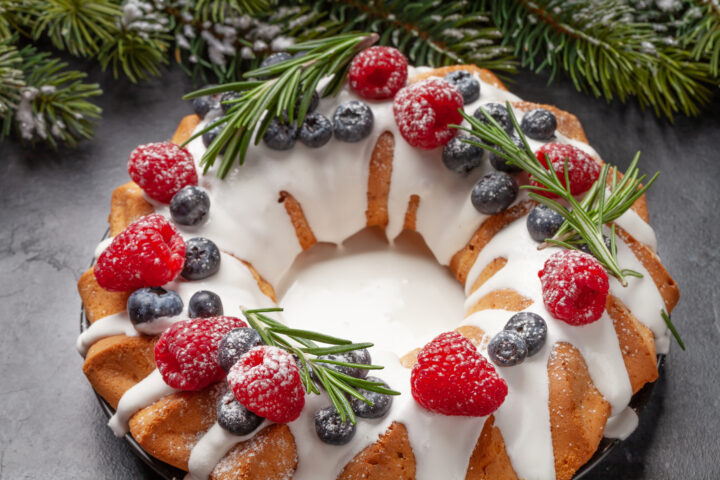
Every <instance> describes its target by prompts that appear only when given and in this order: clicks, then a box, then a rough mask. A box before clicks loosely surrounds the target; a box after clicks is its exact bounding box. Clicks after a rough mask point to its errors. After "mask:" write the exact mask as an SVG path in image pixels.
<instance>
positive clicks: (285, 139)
mask: <svg viewBox="0 0 720 480" xmlns="http://www.w3.org/2000/svg"><path fill="white" fill-rule="evenodd" d="M297 137H298V129H297V126H296V125H295V124H291V123H288V122H286V121H281V120H280V119H279V118H277V117H276V118H273V119H272V121H271V122H270V125H269V126H268V129H267V131H265V135H263V141H264V142H265V145H267V146H268V147H270V148H272V149H273V150H290V149H291V148H293V147H294V146H295V141H296V140H297Z"/></svg>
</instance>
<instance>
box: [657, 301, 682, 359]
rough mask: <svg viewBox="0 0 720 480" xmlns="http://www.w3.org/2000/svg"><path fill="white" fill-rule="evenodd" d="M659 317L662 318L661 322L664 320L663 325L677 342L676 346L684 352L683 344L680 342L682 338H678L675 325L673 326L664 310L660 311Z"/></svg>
mask: <svg viewBox="0 0 720 480" xmlns="http://www.w3.org/2000/svg"><path fill="white" fill-rule="evenodd" d="M660 315H661V316H662V318H663V320H665V325H667V327H668V328H669V329H670V332H672V334H673V337H675V340H677V342H678V345H680V348H682V349H683V351H684V350H685V342H683V341H682V338H680V334H679V333H678V331H677V329H676V328H675V325H673V323H672V321H671V320H670V315H668V313H667V312H666V311H665V310H660Z"/></svg>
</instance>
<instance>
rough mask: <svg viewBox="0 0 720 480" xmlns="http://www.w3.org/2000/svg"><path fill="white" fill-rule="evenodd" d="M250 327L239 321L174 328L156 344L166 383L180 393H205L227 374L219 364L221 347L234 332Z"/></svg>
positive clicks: (200, 320) (196, 321) (201, 322)
mask: <svg viewBox="0 0 720 480" xmlns="http://www.w3.org/2000/svg"><path fill="white" fill-rule="evenodd" d="M239 327H247V323H245V321H243V320H241V319H239V318H235V317H209V318H196V319H192V320H183V321H181V322H176V323H174V324H172V326H170V328H168V329H167V330H165V332H164V333H163V334H162V336H161V337H160V340H158V342H157V343H156V344H155V363H156V364H157V368H158V370H160V374H161V375H162V377H163V380H165V383H167V384H168V385H170V386H171V387H173V388H177V389H180V390H202V389H203V388H205V387H207V386H208V385H211V384H213V383H215V382H217V381H220V380H222V379H223V377H224V376H225V372H224V371H223V369H222V368H220V365H219V364H218V362H217V356H218V344H219V343H220V340H222V338H223V337H224V336H225V334H226V333H227V332H229V331H230V330H232V329H233V328H239Z"/></svg>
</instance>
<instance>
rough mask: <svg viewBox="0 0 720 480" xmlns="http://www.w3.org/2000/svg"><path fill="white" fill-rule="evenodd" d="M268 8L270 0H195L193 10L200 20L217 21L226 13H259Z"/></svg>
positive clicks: (264, 11) (224, 16)
mask: <svg viewBox="0 0 720 480" xmlns="http://www.w3.org/2000/svg"><path fill="white" fill-rule="evenodd" d="M269 9H270V0H197V3H196V4H195V7H194V10H195V12H196V13H197V16H198V17H199V18H201V19H202V20H213V21H215V22H219V21H222V20H225V18H226V17H227V16H228V15H242V14H245V13H246V14H255V15H257V14H260V13H266V12H267V11H268V10H269Z"/></svg>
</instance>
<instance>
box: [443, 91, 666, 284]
mask: <svg viewBox="0 0 720 480" xmlns="http://www.w3.org/2000/svg"><path fill="white" fill-rule="evenodd" d="M506 106H507V109H508V112H509V113H510V119H511V121H512V123H513V126H514V128H515V131H516V132H517V134H518V136H519V137H520V139H521V140H522V143H523V148H520V147H518V146H517V145H515V143H514V142H513V140H512V138H511V137H510V135H509V134H508V133H507V132H506V131H505V130H504V129H503V128H502V127H501V126H500V124H499V123H498V122H497V121H496V120H495V119H494V118H492V117H491V116H490V114H489V113H488V112H487V111H486V110H485V109H484V108H482V107H480V108H481V109H482V112H483V115H484V116H485V118H486V120H487V122H482V121H480V120H478V119H477V118H475V117H474V116H472V115H468V114H467V113H465V112H464V111H463V110H462V109H461V110H460V113H461V114H462V116H463V118H465V120H466V121H467V122H468V123H469V124H470V127H469V128H468V127H463V126H460V125H452V127H454V128H458V129H460V130H464V131H466V132H468V133H469V134H471V135H474V136H476V137H478V138H479V139H481V140H482V142H477V141H474V140H471V139H465V140H464V141H465V142H467V143H471V144H473V145H477V146H479V147H482V148H485V149H487V150H489V151H491V152H493V153H494V154H496V155H499V156H500V157H502V158H504V159H505V160H507V162H508V163H509V164H511V165H515V166H517V167H519V168H521V169H522V170H524V171H525V172H527V173H528V174H530V175H531V176H532V177H533V178H534V179H536V180H537V181H538V182H539V183H540V184H542V187H538V186H535V185H523V186H521V187H520V188H523V189H529V190H534V191H533V192H530V193H529V194H528V196H529V197H530V198H531V199H533V200H535V201H537V202H540V203H542V204H543V205H545V206H547V207H549V208H551V209H553V210H555V211H556V212H558V213H559V214H561V215H562V216H563V218H565V222H564V223H563V224H562V226H561V227H560V229H559V230H558V232H557V233H556V234H555V236H554V237H553V238H551V239H547V240H546V242H548V243H552V244H556V245H560V246H563V247H566V248H571V249H578V246H579V245H587V246H588V248H589V249H590V252H592V254H593V255H594V256H595V258H597V260H598V261H599V262H600V263H601V264H602V265H603V267H605V269H607V270H608V271H609V272H610V273H612V274H613V275H614V276H615V277H617V278H618V279H619V280H620V282H621V283H622V284H623V286H626V285H627V281H626V280H625V277H626V276H635V277H642V274H640V273H639V272H636V271H634V270H630V269H623V268H621V267H620V265H619V264H618V259H617V249H616V248H615V228H614V227H613V228H611V230H610V242H611V245H610V248H608V247H607V245H605V241H604V234H603V226H604V225H605V224H606V223H608V222H612V221H613V220H616V219H617V218H619V217H620V216H621V215H622V214H623V213H625V212H626V211H627V210H628V209H629V208H630V207H632V205H633V203H635V201H636V200H637V199H638V198H640V197H641V196H642V195H643V194H644V193H645V192H646V191H647V189H648V188H650V186H651V185H652V184H653V183H654V182H655V179H656V178H657V176H658V173H656V174H655V175H654V176H653V177H652V178H651V179H650V180H648V181H647V184H646V185H645V186H642V185H641V184H642V182H643V181H644V180H645V178H646V176H645V175H642V176H639V172H638V169H637V163H638V159H639V156H640V154H639V152H638V154H637V155H635V158H634V159H633V161H632V163H631V164H630V167H628V169H627V171H626V172H625V175H624V176H623V177H622V179H621V180H619V179H618V172H617V169H613V172H612V176H611V177H610V185H609V190H610V193H609V194H608V193H607V189H608V186H607V183H608V182H607V179H608V175H609V172H610V170H609V168H610V167H609V165H607V164H606V165H604V166H603V168H602V169H601V171H600V176H599V178H598V179H597V180H596V181H595V183H594V184H593V185H592V187H591V188H590V189H589V190H588V192H587V193H586V194H585V197H584V198H583V200H582V201H578V200H576V199H575V197H574V196H573V195H572V193H571V192H570V181H569V178H568V169H567V159H566V160H565V185H563V184H562V182H561V181H560V178H558V175H557V174H556V173H555V170H554V169H553V167H552V164H551V162H550V161H549V160H548V159H547V158H546V164H547V167H546V166H545V165H543V164H542V163H540V161H539V160H538V159H537V157H536V156H535V154H533V152H532V149H531V148H530V145H529V144H528V141H527V138H526V137H525V135H524V134H523V132H522V130H521V129H520V125H519V124H518V121H517V118H516V117H515V114H514V113H513V110H512V106H511V105H510V103H509V102H506ZM536 192H538V193H536ZM543 192H550V193H553V194H555V195H557V196H558V197H560V198H561V199H562V200H564V201H565V202H567V204H568V205H569V208H568V207H566V206H565V205H563V204H561V203H560V202H558V201H556V200H553V199H550V198H547V197H545V196H543V195H541V194H540V193H543ZM543 246H544V245H540V247H538V248H543Z"/></svg>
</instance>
